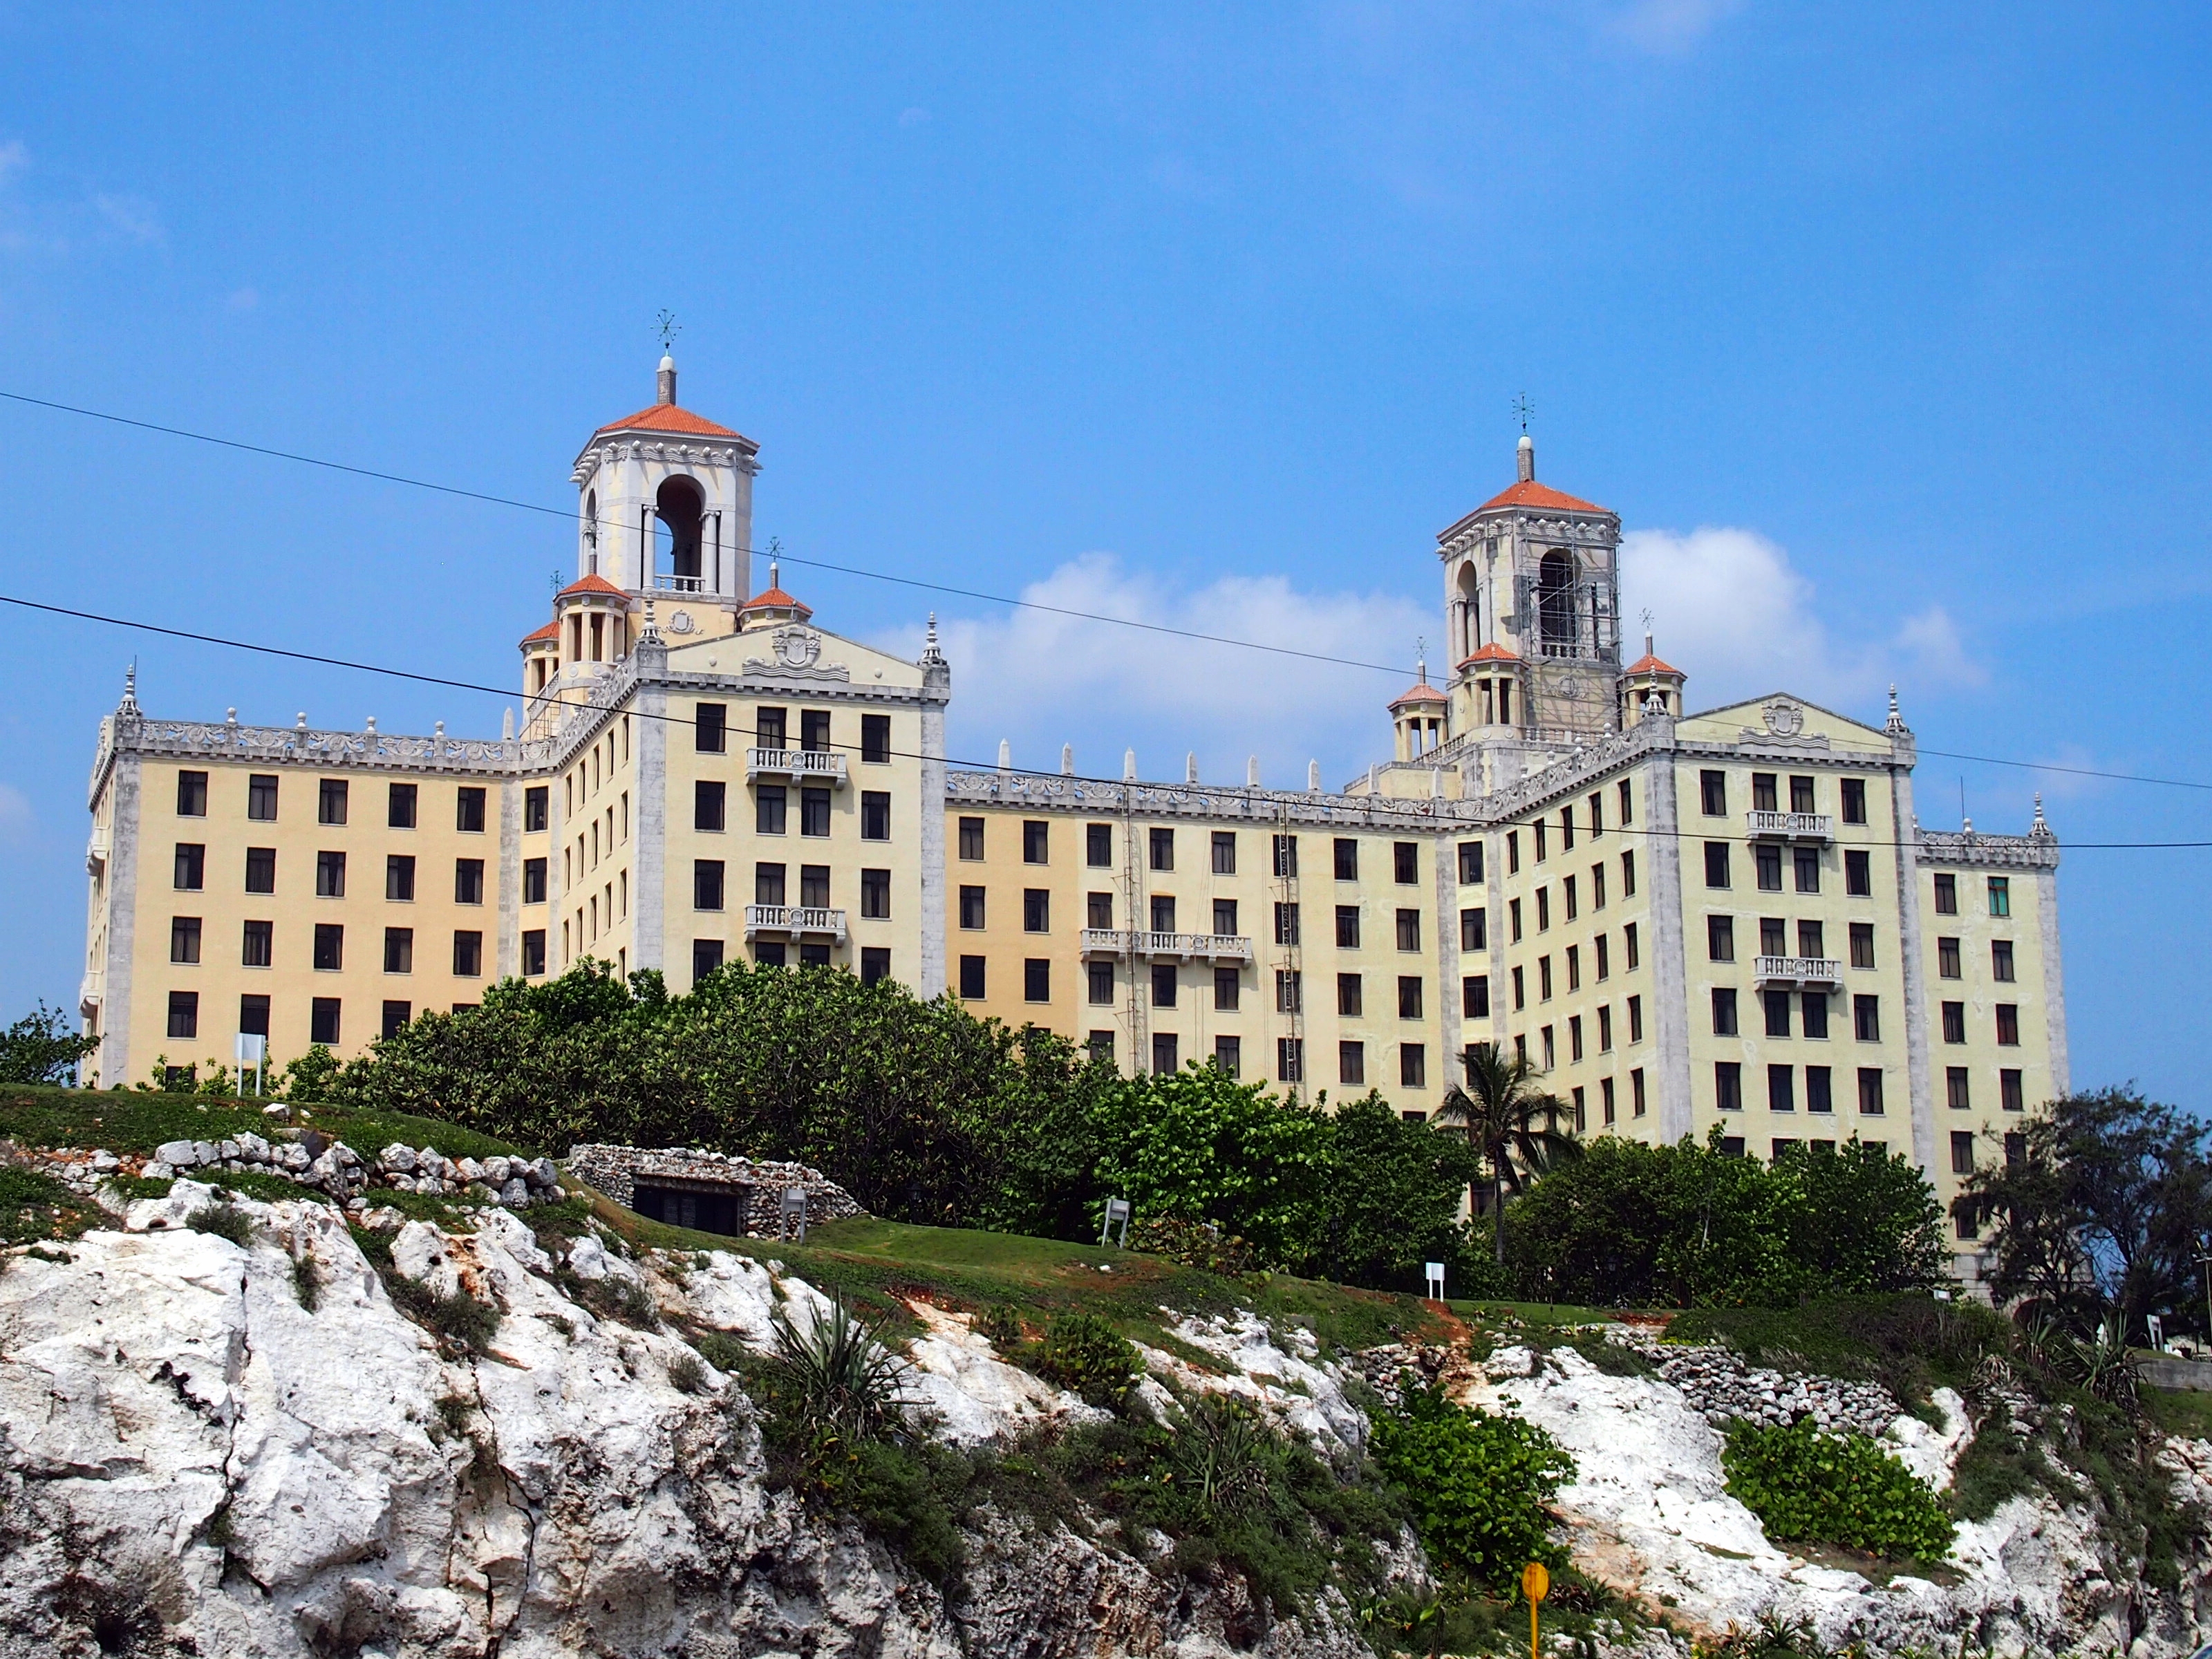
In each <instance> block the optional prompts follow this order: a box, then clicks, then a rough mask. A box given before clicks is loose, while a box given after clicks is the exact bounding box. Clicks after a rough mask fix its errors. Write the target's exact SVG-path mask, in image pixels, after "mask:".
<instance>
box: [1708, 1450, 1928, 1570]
mask: <svg viewBox="0 0 2212 1659" xmlns="http://www.w3.org/2000/svg"><path fill="white" fill-rule="evenodd" d="M1722 1463H1723V1468H1725V1469H1726V1470H1727V1472H1728V1489H1729V1493H1730V1494H1731V1495H1732V1496H1733V1497H1735V1498H1737V1499H1738V1500H1739V1501H1741V1503H1742V1504H1743V1505H1744V1506H1745V1507H1746V1508H1747V1509H1748V1510H1751V1512H1752V1513H1753V1514H1754V1515H1756V1516H1758V1517H1759V1521H1760V1523H1761V1524H1762V1525H1764V1526H1765V1528H1766V1531H1767V1535H1768V1536H1769V1537H1771V1538H1773V1539H1775V1540H1776V1541H1778V1542H1804V1543H1818V1544H1842V1545H1844V1546H1846V1547H1849V1548H1851V1549H1860V1550H1866V1551H1869V1552H1870V1553H1873V1554H1876V1555H1889V1556H1910V1557H1911V1558H1913V1559H1917V1560H1923V1561H1940V1560H1942V1559H1943V1558H1944V1557H1945V1556H1946V1555H1948V1554H1949V1553H1950V1552H1951V1540H1952V1538H1953V1537H1954V1535H1955V1534H1956V1531H1957V1528H1955V1527H1954V1526H1953V1525H1952V1522H1951V1518H1950V1516H1948V1515H1946V1514H1945V1513H1944V1512H1943V1506H1942V1504H1941V1503H1940V1502H1938V1501H1937V1499H1936V1494H1935V1492H1932V1491H1931V1490H1929V1486H1928V1484H1927V1483H1926V1482H1925V1481H1923V1480H1919V1479H1918V1478H1917V1477H1916V1476H1915V1475H1914V1474H1912V1473H1911V1471H1910V1470H1909V1469H1907V1468H1905V1465H1904V1464H1902V1463H1900V1462H1898V1461H1897V1459H1896V1458H1894V1457H1893V1456H1891V1455H1889V1454H1888V1453H1887V1452H1886V1451H1884V1450H1883V1449H1881V1446H1879V1445H1878V1444H1876V1443H1875V1442H1874V1441H1872V1440H1870V1439H1869V1438H1868V1437H1866V1436H1864V1435H1863V1434H1826V1433H1824V1432H1822V1431H1820V1428H1819V1427H1817V1426H1816V1425H1814V1422H1813V1420H1812V1419H1810V1418H1804V1419H1800V1420H1799V1421H1797V1422H1796V1423H1794V1424H1791V1425H1788V1426H1787V1427H1778V1428H1757V1427H1753V1426H1750V1425H1739V1426H1738V1427H1736V1428H1735V1429H1733V1430H1731V1431H1729V1437H1728V1447H1727V1449H1726V1450H1725V1452H1724V1453H1723V1456H1722Z"/></svg>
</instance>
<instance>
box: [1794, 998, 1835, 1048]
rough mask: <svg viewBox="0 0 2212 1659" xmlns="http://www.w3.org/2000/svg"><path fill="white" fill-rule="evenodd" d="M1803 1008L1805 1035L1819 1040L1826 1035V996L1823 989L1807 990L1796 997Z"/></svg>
mask: <svg viewBox="0 0 2212 1659" xmlns="http://www.w3.org/2000/svg"><path fill="white" fill-rule="evenodd" d="M1798 1003H1799V1006H1801V1007H1802V1010H1803V1021H1804V1030H1805V1035H1806V1036H1808V1037H1812V1038H1814V1039H1816V1040H1818V1041H1820V1042H1826V1041H1827V1037H1828V996H1827V993H1826V992H1825V991H1808V992H1806V993H1805V994H1803V995H1802V996H1801V997H1799V998H1798Z"/></svg>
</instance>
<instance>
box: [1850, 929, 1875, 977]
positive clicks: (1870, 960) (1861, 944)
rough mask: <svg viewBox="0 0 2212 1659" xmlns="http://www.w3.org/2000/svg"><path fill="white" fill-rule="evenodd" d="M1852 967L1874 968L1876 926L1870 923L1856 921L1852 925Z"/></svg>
mask: <svg viewBox="0 0 2212 1659" xmlns="http://www.w3.org/2000/svg"><path fill="white" fill-rule="evenodd" d="M1851 966H1852V967H1854V968H1871V967H1873V966H1874V924H1873V923H1872V922H1870V921H1855V922H1853V923H1852V924H1851Z"/></svg>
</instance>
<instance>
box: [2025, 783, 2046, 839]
mask: <svg viewBox="0 0 2212 1659" xmlns="http://www.w3.org/2000/svg"><path fill="white" fill-rule="evenodd" d="M2027 833H2028V834H2029V835H2031V836H2047V835H2049V834H2050V833H2051V825H2050V824H2049V823H2047V822H2046V821H2045V818H2044V816H2043V791H2041V790H2040V789H2039V790H2037V791H2036V792H2035V822H2034V823H2031V824H2029V825H2028V826H2027Z"/></svg>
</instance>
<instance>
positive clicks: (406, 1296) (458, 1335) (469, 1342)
mask: <svg viewBox="0 0 2212 1659" xmlns="http://www.w3.org/2000/svg"><path fill="white" fill-rule="evenodd" d="M356 1237H358V1235H356ZM370 1259H371V1260H372V1261H374V1260H375V1258H374V1257H371V1258H370ZM390 1260H391V1246H390V1245H389V1244H386V1247H385V1257H384V1261H381V1262H379V1263H378V1264H377V1266H378V1270H379V1272H380V1273H382V1274H383V1278H384V1288H385V1289H386V1291H387V1292H389V1293H390V1295H391V1297H392V1304H393V1305H394V1306H396V1307H398V1310H400V1311H401V1312H402V1313H404V1314H405V1315H406V1316H408V1317H409V1318H410V1319H412V1320H413V1321H414V1322H416V1324H418V1325H421V1326H422V1327H423V1328H425V1329H427V1330H428V1331H429V1332H431V1333H432V1334H434V1335H435V1336H438V1337H440V1338H441V1339H442V1340H444V1341H445V1342H446V1343H447V1344H448V1345H449V1346H452V1347H453V1348H456V1349H459V1350H460V1351H461V1352H465V1353H482V1352H484V1351H485V1350H486V1349H487V1348H489V1346H491V1339H492V1334H493V1333H494V1332H495V1331H496V1330H498V1329H499V1310H498V1309H496V1308H495V1307H493V1306H492V1305H491V1304H489V1303H485V1302H479V1301H477V1299H476V1297H472V1296H471V1295H470V1294H469V1293H468V1292H467V1291H463V1290H455V1291H453V1292H452V1293H451V1294H450V1295H447V1296H440V1295H439V1294H438V1293H437V1292H436V1291H434V1290H432V1289H431V1288H430V1287H429V1286H428V1285H425V1284H424V1283H422V1280H420V1279H410V1278H408V1277H407V1276H406V1275H405V1274H404V1273H399V1272H398V1271H396V1270H393V1269H392V1268H390V1267H388V1265H387V1264H388V1263H389V1262H390Z"/></svg>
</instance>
